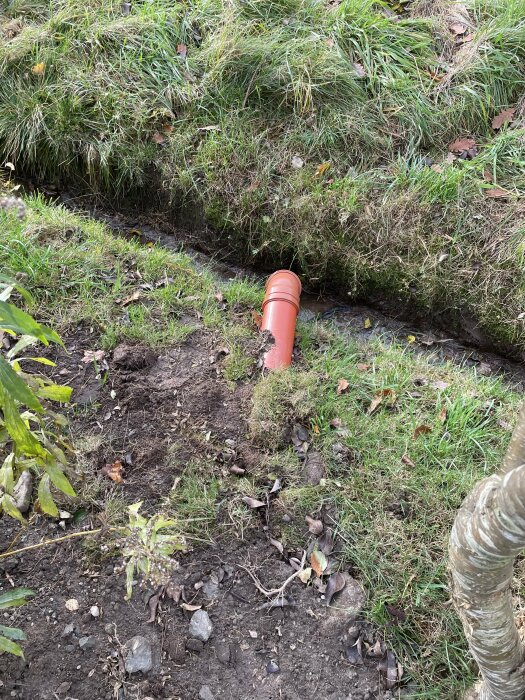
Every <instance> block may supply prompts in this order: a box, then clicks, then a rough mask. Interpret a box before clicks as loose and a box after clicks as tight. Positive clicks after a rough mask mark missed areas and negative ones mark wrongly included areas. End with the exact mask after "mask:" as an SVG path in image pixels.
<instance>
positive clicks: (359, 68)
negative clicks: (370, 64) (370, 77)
mask: <svg viewBox="0 0 525 700" xmlns="http://www.w3.org/2000/svg"><path fill="white" fill-rule="evenodd" d="M352 65H353V67H354V70H355V72H356V75H357V77H358V78H366V70H365V69H364V67H363V64H362V63H352Z"/></svg>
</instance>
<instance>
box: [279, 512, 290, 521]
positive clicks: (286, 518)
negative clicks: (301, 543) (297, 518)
mask: <svg viewBox="0 0 525 700" xmlns="http://www.w3.org/2000/svg"><path fill="white" fill-rule="evenodd" d="M281 520H282V521H283V523H291V522H292V518H291V517H290V516H289V515H288V513H285V514H284V515H283V517H282V518H281Z"/></svg>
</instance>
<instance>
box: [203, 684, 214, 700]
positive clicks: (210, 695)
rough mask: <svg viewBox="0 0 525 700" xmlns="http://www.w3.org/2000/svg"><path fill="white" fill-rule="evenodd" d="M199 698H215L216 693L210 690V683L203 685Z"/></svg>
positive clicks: (210, 699) (204, 699)
mask: <svg viewBox="0 0 525 700" xmlns="http://www.w3.org/2000/svg"><path fill="white" fill-rule="evenodd" d="M199 700H215V696H214V694H213V693H212V692H211V690H210V686H209V685H203V686H202V687H201V689H200V690H199Z"/></svg>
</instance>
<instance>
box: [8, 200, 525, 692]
mask: <svg viewBox="0 0 525 700" xmlns="http://www.w3.org/2000/svg"><path fill="white" fill-rule="evenodd" d="M26 209H27V215H26V217H25V218H24V219H19V218H17V214H16V211H13V210H3V209H1V208H0V227H1V229H2V242H1V244H0V267H1V269H2V273H3V274H11V275H17V276H18V277H19V278H20V280H21V281H23V284H24V285H25V286H26V287H27V288H28V289H29V290H30V291H31V292H32V294H33V295H34V297H35V304H36V305H35V308H34V309H33V310H32V311H33V314H34V315H35V317H36V318H38V320H39V321H45V322H48V323H51V324H53V325H54V326H56V327H57V330H59V331H61V332H62V334H64V335H65V334H66V333H67V331H68V329H71V328H74V327H75V326H76V325H77V324H84V325H85V326H86V327H88V328H93V338H94V339H95V338H97V337H101V338H102V339H103V341H104V342H105V344H106V347H112V346H113V345H115V344H116V343H117V342H120V341H121V340H128V341H140V342H144V343H149V344H151V345H153V346H155V347H158V346H168V345H171V344H174V343H177V342H180V340H181V339H182V338H184V337H186V336H187V334H188V333H190V332H191V328H192V327H193V326H194V325H198V324H200V326H201V328H202V327H204V328H206V327H208V328H209V329H210V332H213V333H214V334H220V337H221V342H223V343H224V344H225V345H226V346H227V347H229V348H230V349H231V350H232V352H231V354H230V356H229V357H230V358H231V359H230V360H229V362H230V363H231V364H227V365H226V368H225V369H224V377H225V379H226V380H227V381H229V382H230V383H232V384H233V383H235V382H236V381H239V379H243V380H245V379H246V373H247V371H248V369H250V371H251V368H248V366H247V364H246V363H247V357H248V355H247V354H245V352H246V348H247V347H248V346H247V345H245V344H247V343H249V342H250V339H251V338H255V336H254V335H253V334H252V333H250V332H249V331H248V330H247V329H248V328H249V327H250V325H249V324H250V309H252V308H253V307H254V306H255V307H258V306H259V304H260V301H261V296H262V290H261V289H260V288H259V287H258V286H257V285H255V284H253V283H250V282H246V281H235V282H231V283H229V282H225V283H218V282H217V281H215V280H214V279H213V277H212V275H211V274H209V273H207V272H206V271H196V270H195V268H194V267H193V265H192V263H191V260H190V259H189V258H188V257H187V256H185V255H183V254H175V253H172V252H168V251H165V250H162V249H160V248H158V247H151V248H149V247H145V246H141V245H139V244H138V243H137V242H134V241H128V240H124V239H122V238H116V237H114V236H112V235H111V234H110V233H109V232H108V230H107V229H106V228H105V227H104V226H102V225H101V224H99V223H94V222H92V221H90V220H89V219H87V218H85V217H80V216H78V215H74V214H71V213H69V212H67V211H66V210H65V209H64V208H62V207H57V206H51V205H48V204H46V203H45V202H44V201H43V200H42V198H41V197H33V198H29V199H27V200H26ZM161 281H162V283H163V286H157V283H158V282H161ZM140 285H143V287H140ZM137 289H140V290H141V296H140V298H138V299H137V300H135V301H134V302H132V303H130V304H129V305H128V306H127V307H126V308H124V309H123V308H122V300H123V299H126V298H127V297H129V296H131V295H132V294H133V292H135V291H136V290H137ZM118 300H121V303H117V302H118ZM224 304H226V305H225V307H224ZM243 317H245V320H246V324H244V323H243V322H240V320H241V319H242V318H243ZM299 330H300V338H301V340H300V346H301V351H302V360H301V361H300V362H299V363H297V365H296V366H295V367H294V368H292V369H290V370H287V371H284V372H274V373H273V374H271V375H269V376H268V377H266V378H262V379H261V378H260V377H258V376H254V378H253V379H252V381H253V383H254V385H255V387H254V395H253V408H252V411H251V416H250V430H251V439H252V440H253V442H254V443H258V444H259V445H260V446H262V447H263V448H264V450H266V451H268V457H267V459H266V460H265V461H263V463H262V464H261V465H260V466H259V467H257V469H254V470H250V473H247V474H246V475H244V476H243V477H242V478H239V477H237V476H231V475H229V474H228V471H227V469H224V468H223V467H221V466H219V465H218V463H215V462H213V463H212V464H210V462H211V460H210V458H209V456H208V457H207V456H206V455H209V449H210V444H209V443H207V442H205V441H204V440H203V442H202V445H203V453H202V455H201V457H202V459H199V455H197V456H196V458H195V460H192V461H191V463H190V464H187V465H184V469H183V470H182V472H181V480H180V482H178V483H177V484H175V485H174V488H173V489H172V490H171V491H170V492H168V493H165V494H159V496H160V500H161V501H163V502H164V504H165V507H166V508H167V509H168V510H169V509H171V510H172V512H173V513H174V514H175V515H176V516H177V517H178V518H179V519H180V521H181V522H184V523H185V527H186V528H187V530H188V537H191V538H192V540H196V541H208V540H209V539H213V538H214V537H217V536H220V535H221V534H222V535H224V533H227V536H228V537H232V536H237V537H242V536H243V535H244V534H245V533H246V532H247V531H249V529H250V528H252V527H255V528H257V527H260V519H259V517H258V516H257V515H256V514H254V513H253V511H250V510H249V509H247V508H246V506H245V505H244V503H243V502H242V496H243V495H250V496H253V497H258V496H259V497H260V496H261V495H262V494H263V493H264V492H265V491H266V490H267V489H268V485H271V484H272V483H273V479H274V478H275V477H280V478H282V479H283V485H284V488H283V489H282V491H281V492H280V493H279V495H278V498H277V499H276V500H275V501H274V505H273V510H272V516H273V521H272V522H273V525H274V530H273V534H274V536H276V537H281V538H282V539H283V541H284V543H285V544H286V545H289V546H297V547H304V546H305V544H306V538H305V532H306V528H305V525H304V521H303V518H304V516H305V515H316V514H318V513H319V512H320V510H321V508H322V507H323V506H327V508H326V510H325V512H326V513H330V514H331V517H333V519H334V528H335V530H336V533H337V536H338V538H339V540H338V541H339V542H340V543H341V544H340V549H341V552H340V554H338V559H339V560H340V561H341V563H342V564H344V565H346V566H349V567H351V570H352V572H353V574H354V575H355V576H356V577H357V578H358V579H360V580H361V581H362V582H363V584H364V586H365V588H366V590H367V594H368V602H367V607H366V611H365V613H366V615H367V616H369V617H370V618H371V619H372V620H374V621H376V622H377V623H378V624H379V625H381V626H382V628H383V630H384V634H385V637H386V639H387V641H388V643H389V644H391V645H392V647H393V648H394V649H395V651H396V654H397V655H398V658H399V659H400V661H401V663H402V664H403V666H404V667H405V670H406V674H407V679H409V680H412V681H413V682H414V683H415V684H416V687H417V691H414V693H415V694H413V695H412V697H418V698H425V699H427V700H432V699H436V700H437V699H439V700H455V699H457V698H459V697H460V693H461V691H462V690H463V689H465V688H467V687H468V686H469V685H470V684H471V682H472V680H473V678H474V676H475V668H474V666H473V664H472V663H471V661H470V659H469V657H468V654H467V651H466V648H465V644H464V641H463V636H462V633H461V629H460V623H459V621H458V620H457V618H456V616H455V614H454V612H453V610H452V608H451V607H450V605H449V603H448V599H449V594H448V589H447V575H446V546H447V538H448V534H449V530H450V526H451V523H452V520H453V518H454V515H455V513H456V511H457V509H458V507H459V505H460V503H461V501H462V499H463V498H464V496H465V495H466V494H467V493H468V492H469V490H470V489H471V488H472V486H473V484H474V483H475V482H476V481H477V480H479V479H480V478H483V477H484V476H485V475H487V474H490V473H491V472H493V471H494V470H495V469H496V468H497V466H498V464H499V462H500V460H501V455H502V453H503V450H504V448H505V446H506V443H507V441H508V439H509V435H510V433H509V428H508V426H509V424H510V423H512V421H513V415H514V413H515V410H516V406H517V402H518V398H519V396H518V393H517V391H515V390H513V389H512V387H509V386H507V385H505V384H504V383H503V382H502V381H501V380H499V379H495V378H487V377H480V376H477V375H476V373H475V370H472V369H467V368H460V367H458V366H456V365H452V364H446V363H445V364H444V363H442V362H440V361H439V360H438V359H437V358H436V357H433V356H426V357H421V356H418V355H417V354H414V353H413V352H412V350H411V348H410V345H409V344H407V345H406V346H404V345H402V344H394V345H391V344H388V343H387V342H383V341H382V340H381V339H375V340H370V341H368V342H360V343H356V342H353V341H351V340H349V339H348V338H346V337H341V336H339V335H337V333H336V332H335V331H332V330H331V329H330V328H329V327H328V326H326V325H318V326H317V325H315V324H303V325H302V326H301V328H300V329H299ZM359 365H361V367H359ZM341 378H344V379H346V380H347V381H348V383H349V389H348V391H347V392H345V393H342V394H340V395H338V394H337V390H336V389H337V385H338V382H339V380H340V379H341ZM384 390H389V393H387V394H384V400H383V402H382V403H381V404H380V405H379V406H378V408H377V410H376V411H375V412H373V413H372V414H370V413H369V407H370V404H371V401H372V400H373V399H374V397H375V396H376V395H377V394H378V392H382V391H384ZM394 399H395V400H394ZM334 419H339V422H340V427H339V428H334V427H333V423H332V421H333V420H334ZM294 422H300V423H302V424H303V425H304V426H306V427H307V428H308V430H309V432H310V440H311V443H312V444H311V448H310V449H315V450H317V451H319V452H320V453H321V454H322V455H323V458H324V460H325V463H326V475H325V480H324V481H323V482H322V483H321V484H319V486H309V487H306V486H304V485H303V483H302V474H301V472H302V464H301V463H300V462H299V461H298V458H297V456H296V455H295V454H294V453H293V451H292V449H291V445H290V441H289V433H288V432H287V429H288V428H289V427H291V425H293V423H294ZM420 426H428V431H427V432H421V431H419V432H420V434H419V435H416V433H417V432H418V431H417V428H418V427H420ZM73 434H74V433H73ZM80 437H82V438H84V440H88V442H89V436H80ZM78 446H79V454H80V455H82V454H83V450H84V452H85V453H86V455H87V456H86V457H85V464H83V465H82V464H81V465H80V466H81V468H82V469H81V470H82V472H83V474H84V476H85V480H86V482H89V480H90V478H91V479H93V483H91V484H90V483H86V485H85V487H84V490H83V493H85V494H89V499H90V502H91V503H92V504H93V503H95V504H96V507H97V508H104V501H103V498H102V497H101V494H100V493H99V489H98V485H97V483H95V482H96V478H97V477H96V476H95V475H94V474H93V473H92V472H93V467H92V464H91V461H90V459H89V455H88V453H89V451H90V449H91V450H92V448H93V446H91V448H89V445H88V446H87V447H86V446H84V448H83V447H82V444H81V442H79V445H78ZM88 448H89V449H88ZM404 455H407V456H408V458H409V461H408V462H407V459H406V458H405V460H404V461H403V456H404ZM168 459H176V448H175V449H174V451H173V453H172V454H170V455H169V456H168ZM123 506H124V503H123V500H119V499H118V498H117V499H116V500H114V501H112V502H111V504H110V506H109V507H108V512H107V513H106V519H107V520H108V522H113V521H118V519H119V517H121V515H122V509H123ZM282 512H287V513H290V514H292V516H293V522H292V523H291V524H286V525H285V524H284V523H283V524H282V528H281V529H282V532H281V533H279V531H278V528H279V514H280V513H282ZM103 515H104V514H103ZM306 537H307V535H306ZM524 576H525V572H524V571H523V566H521V567H520V568H519V569H517V576H516V583H517V586H519V587H520V588H521V587H522V586H523V581H524V580H525V579H524ZM386 604H393V605H395V606H397V607H400V608H402V609H403V610H404V611H405V614H406V620H405V621H404V622H402V623H401V624H399V625H397V626H396V625H392V624H391V622H392V621H391V620H390V619H389V615H388V612H387V609H386V607H385V605H386Z"/></svg>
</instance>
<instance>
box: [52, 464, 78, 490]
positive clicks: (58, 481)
mask: <svg viewBox="0 0 525 700" xmlns="http://www.w3.org/2000/svg"><path fill="white" fill-rule="evenodd" d="M44 469H45V470H46V472H47V473H48V474H49V478H50V479H51V481H52V482H53V484H54V485H55V486H56V487H57V489H58V490H59V491H62V493H65V494H66V496H71V497H72V498H74V497H75V496H76V495H77V494H76V493H75V491H74V490H73V487H72V486H71V484H70V483H69V480H68V478H67V476H66V475H65V474H64V472H63V471H62V469H61V468H60V467H59V466H58V464H57V463H56V462H47V463H46V464H45V465H44Z"/></svg>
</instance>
